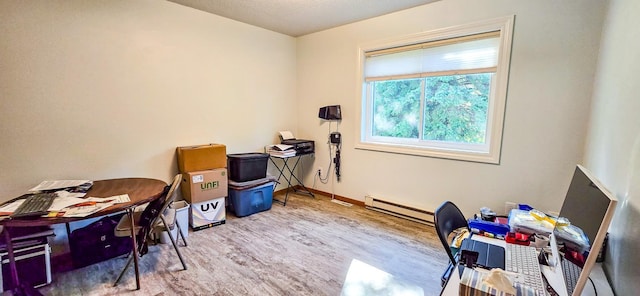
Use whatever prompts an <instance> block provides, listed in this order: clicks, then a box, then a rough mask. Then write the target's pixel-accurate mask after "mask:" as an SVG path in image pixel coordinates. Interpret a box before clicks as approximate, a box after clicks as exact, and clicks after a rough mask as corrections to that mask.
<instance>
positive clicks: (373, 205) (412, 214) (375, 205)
mask: <svg viewBox="0 0 640 296" xmlns="http://www.w3.org/2000/svg"><path fill="white" fill-rule="evenodd" d="M364 204H365V206H366V207H367V209H370V210H374V211H378V212H382V213H385V214H389V215H394V216H397V217H400V218H405V219H408V220H412V221H415V222H419V223H423V224H427V225H431V226H433V212H429V211H426V210H422V209H418V208H414V207H409V206H405V205H401V204H397V203H393V202H390V201H386V200H382V199H378V198H375V197H372V196H368V195H367V196H365V197H364Z"/></svg>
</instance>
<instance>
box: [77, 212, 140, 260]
mask: <svg viewBox="0 0 640 296" xmlns="http://www.w3.org/2000/svg"><path fill="white" fill-rule="evenodd" d="M122 215H123V214H120V215H114V216H107V217H104V218H102V219H100V220H98V221H96V222H93V223H91V224H89V225H87V226H85V227H83V228H79V229H76V230H74V231H72V232H71V235H70V236H69V247H71V257H72V258H73V266H74V267H75V268H80V267H84V266H87V265H91V264H94V263H98V262H101V261H104V260H107V259H111V258H115V257H117V256H120V255H124V254H127V253H129V252H130V251H131V250H133V249H132V248H131V246H132V244H131V238H130V237H117V236H115V234H114V229H115V228H116V226H117V225H118V221H120V218H121V217H122Z"/></svg>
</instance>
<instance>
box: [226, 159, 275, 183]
mask: <svg viewBox="0 0 640 296" xmlns="http://www.w3.org/2000/svg"><path fill="white" fill-rule="evenodd" d="M268 160H269V154H267V153H238V154H227V162H228V163H227V168H228V169H229V180H232V181H235V182H246V181H252V180H257V179H262V178H265V177H266V176H267V161H268Z"/></svg>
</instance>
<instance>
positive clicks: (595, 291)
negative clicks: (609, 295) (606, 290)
mask: <svg viewBox="0 0 640 296" xmlns="http://www.w3.org/2000/svg"><path fill="white" fill-rule="evenodd" d="M588 279H589V281H590V282H591V285H593V293H594V294H595V296H598V289H596V283H594V282H593V280H592V279H591V277H588Z"/></svg>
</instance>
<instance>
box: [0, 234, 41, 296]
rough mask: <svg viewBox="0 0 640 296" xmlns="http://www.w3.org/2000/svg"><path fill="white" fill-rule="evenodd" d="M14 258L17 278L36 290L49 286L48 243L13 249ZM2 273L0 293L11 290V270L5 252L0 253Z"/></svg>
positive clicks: (0, 276)
mask: <svg viewBox="0 0 640 296" xmlns="http://www.w3.org/2000/svg"><path fill="white" fill-rule="evenodd" d="M13 254H14V258H15V260H16V266H17V267H18V277H19V278H20V280H21V282H22V281H26V282H29V283H30V284H32V285H33V287H35V288H38V287H42V286H44V285H48V284H51V247H49V244H48V243H44V244H38V245H32V246H28V247H14V250H13ZM0 259H2V272H0V292H1V291H6V290H9V288H11V286H10V285H12V282H11V281H12V279H11V268H10V265H9V255H8V253H7V251H6V250H3V251H2V252H0Z"/></svg>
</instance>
